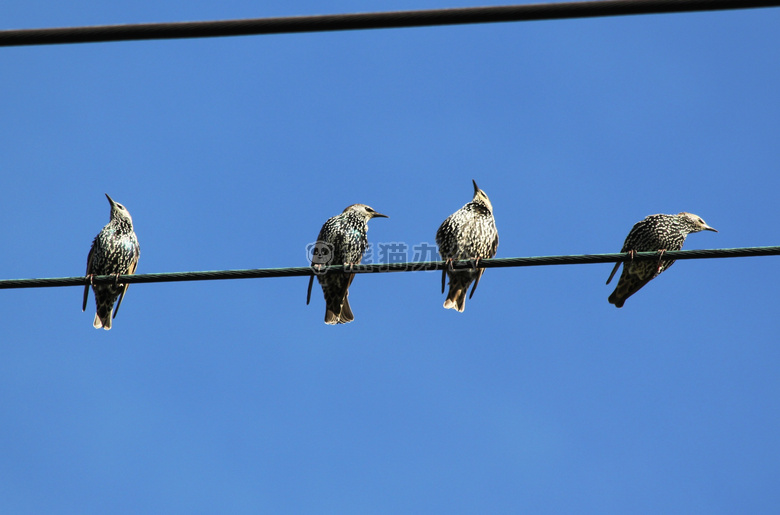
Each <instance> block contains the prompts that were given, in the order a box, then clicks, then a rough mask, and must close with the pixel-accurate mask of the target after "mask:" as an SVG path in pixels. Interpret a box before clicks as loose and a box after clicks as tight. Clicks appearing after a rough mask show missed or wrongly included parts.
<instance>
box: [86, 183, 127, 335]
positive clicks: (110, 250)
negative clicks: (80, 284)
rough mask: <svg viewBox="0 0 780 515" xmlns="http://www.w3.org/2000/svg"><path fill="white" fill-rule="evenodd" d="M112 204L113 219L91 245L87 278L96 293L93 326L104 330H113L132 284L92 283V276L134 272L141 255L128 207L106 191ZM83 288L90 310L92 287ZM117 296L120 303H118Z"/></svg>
mask: <svg viewBox="0 0 780 515" xmlns="http://www.w3.org/2000/svg"><path fill="white" fill-rule="evenodd" d="M106 198H108V202H109V204H111V220H110V221H109V222H108V224H106V226H105V227H103V229H102V230H101V231H100V232H99V233H98V235H97V236H95V239H94V240H93V241H92V248H91V249H90V250H89V256H88V257H87V277H88V278H89V279H90V284H91V285H92V291H93V292H94V293H95V305H96V306H97V312H96V313H95V321H94V322H93V323H92V325H93V326H94V327H95V329H100V328H101V327H102V328H103V329H105V330H109V329H111V319H112V318H114V317H116V314H117V312H118V311H119V306H120V305H121V304H122V299H123V298H124V296H125V292H126V291H127V287H128V286H130V285H129V284H121V283H116V282H115V283H113V284H92V277H93V276H95V275H116V276H117V278H118V277H119V276H120V275H130V274H134V273H135V269H136V267H137V266H138V256H140V254H141V247H140V246H139V245H138V238H136V236H135V232H134V231H133V219H132V218H130V213H129V212H128V211H127V209H126V208H125V206H123V205H122V204H119V203H118V202H114V200H113V199H112V198H111V197H109V196H108V194H106ZM90 284H87V285H86V286H85V287H84V303H83V305H82V307H81V310H82V311H85V310H86V309H87V297H88V296H89V287H90ZM117 298H118V299H119V302H117ZM114 302H116V310H115V311H114V314H113V316H112V314H111V311H112V310H113V308H114Z"/></svg>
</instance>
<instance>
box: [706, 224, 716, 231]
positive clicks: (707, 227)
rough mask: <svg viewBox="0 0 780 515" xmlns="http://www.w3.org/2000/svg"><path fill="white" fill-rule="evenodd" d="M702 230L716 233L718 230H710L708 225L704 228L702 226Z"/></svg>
mask: <svg viewBox="0 0 780 515" xmlns="http://www.w3.org/2000/svg"><path fill="white" fill-rule="evenodd" d="M704 230H705V231H712V232H718V230H717V229H713V228H712V227H710V226H709V225H705V226H704Z"/></svg>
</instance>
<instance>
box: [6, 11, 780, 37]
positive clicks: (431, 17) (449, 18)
mask: <svg viewBox="0 0 780 515" xmlns="http://www.w3.org/2000/svg"><path fill="white" fill-rule="evenodd" d="M762 7H780V1H778V0H600V1H591V2H562V3H546V4H530V5H506V6H490V7H463V8H457V9H430V10H419V11H395V12H378V13H357V14H330V15H321V16H290V17H279V18H254V19H243V20H221V21H198V22H176V23H139V24H128V25H101V26H92V27H64V28H50V29H21V30H4V31H0V46H25V45H54V44H66V43H98V42H108V41H137V40H149V39H182V38H209V37H223V36H249V35H260V34H290V33H300V32H326V31H341V30H365V29H389V28H403V27H423V26H437V25H462V24H470V23H495V22H518V21H539V20H563V19H573V18H594V17H601V16H623V15H638V14H664V13H683V12H700V11H719V10H731V9H751V8H762Z"/></svg>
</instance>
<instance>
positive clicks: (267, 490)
mask: <svg viewBox="0 0 780 515" xmlns="http://www.w3.org/2000/svg"><path fill="white" fill-rule="evenodd" d="M477 4H478V3H477V2H466V1H464V0H459V1H445V0H430V1H428V2H425V3H419V2H412V1H399V2H380V1H370V2H366V1H365V0H363V1H341V2H335V3H330V4H328V5H324V4H323V3H322V2H310V1H300V2H292V3H291V2H288V1H275V2H249V1H246V0H235V1H225V2H205V1H196V2H190V1H188V2H157V3H155V2H123V1H119V2H109V3H106V2H96V1H88V0H82V1H74V2H67V3H63V2H55V1H51V0H45V1H43V0H42V1H35V0H32V1H31V0H24V1H22V0H6V1H5V2H4V3H3V6H2V8H0V13H1V14H2V16H0V18H2V28H8V29H10V28H33V27H57V26H76V25H79V26H80V25H94V24H114V23H130V22H155V21H161V22H162V21H185V20H209V19H228V18H249V17H263V16H281V15H296V14H301V15H302V14H322V13H336V12H358V11H380V10H395V9H422V8H435V7H454V6H466V5H477ZM486 5H489V4H486ZM778 63H780V10H777V9H763V10H749V11H734V12H720V13H704V14H683V15H661V16H640V17H619V18H608V19H591V20H579V21H557V22H534V23H523V24H517V23H515V24H491V25H476V26H461V27H448V28H418V29H404V30H384V31H360V32H345V33H330V34H298V35H280V36H261V37H240V38H222V39H203V40H180V41H168V42H159V41H149V42H127V43H109V44H89V45H64V46H47V47H29V48H3V49H0V69H1V70H2V77H3V79H2V80H1V81H0V105H1V106H2V122H3V123H2V129H0V172H2V173H0V186H1V188H2V189H1V191H2V192H3V202H2V205H1V206H0V221H1V223H0V237H1V239H2V242H3V244H2V247H3V252H2V258H0V277H2V278H27V277H60V276H74V275H81V274H83V273H84V270H85V266H86V257H87V252H88V250H89V246H90V243H91V241H92V238H93V237H94V236H95V234H97V232H98V231H99V230H100V228H101V227H102V226H103V225H104V224H105V223H106V222H107V221H108V213H109V205H108V202H107V201H106V199H105V197H104V196H103V194H104V193H109V194H110V195H111V196H112V197H113V198H114V199H115V200H117V201H118V202H121V203H123V204H125V205H126V206H127V208H128V209H129V211H130V213H131V214H132V215H133V219H134V221H135V227H136V232H137V234H138V237H139V240H140V243H141V260H140V264H139V267H138V271H139V273H150V272H174V271H188V270H215V269H234V268H261V267H287V266H304V265H305V264H306V255H305V248H306V245H307V244H308V243H309V242H311V241H312V240H313V239H314V238H315V237H316V235H317V233H318V231H319V229H320V227H321V225H322V223H323V222H324V221H325V220H326V219H327V218H329V217H330V216H333V215H335V214H337V213H339V212H340V211H341V210H342V209H344V207H346V206H347V205H349V204H353V203H358V202H359V203H365V204H369V205H370V206H372V207H373V208H375V209H376V210H377V211H379V212H382V213H386V214H388V215H389V216H390V218H389V219H376V220H373V221H372V222H371V230H370V232H369V240H370V241H371V242H373V243H374V244H377V243H381V242H404V243H406V244H408V245H410V246H412V245H416V244H419V243H425V242H428V243H433V242H434V235H435V232H436V229H437V227H438V225H439V224H440V223H441V222H442V221H443V220H444V218H446V217H447V216H448V215H449V214H450V213H452V212H453V211H455V210H456V209H458V208H460V207H461V206H462V205H463V204H464V203H466V202H467V201H468V200H470V198H471V194H472V186H471V179H472V178H473V179H476V181H477V183H478V184H479V186H480V187H481V188H482V189H484V190H485V191H486V192H487V194H488V195H489V196H490V199H491V200H492V203H493V206H494V208H495V216H496V220H497V226H498V230H499V233H500V237H501V242H500V245H499V248H498V256H497V257H516V256H534V255H549V254H581V253H602V252H617V251H618V250H619V249H620V247H621V245H622V243H623V239H624V238H625V236H626V234H627V233H628V231H629V229H630V228H631V226H632V224H633V223H634V222H636V221H637V220H639V219H641V218H643V217H644V216H646V215H648V214H653V213H677V212H679V211H691V212H693V213H696V214H698V215H700V216H702V217H703V218H704V219H705V220H706V221H707V222H708V223H709V224H710V225H711V226H713V227H715V228H717V229H718V230H720V232H719V233H717V234H716V233H710V232H706V233H701V234H694V235H691V236H690V237H689V238H688V241H687V243H686V248H689V249H695V248H723V247H741V246H754V245H777V244H778V243H780V241H779V240H778V226H779V225H780V212H779V211H778V209H777V202H778V200H777V199H778V194H777V192H778V188H779V187H780V178H779V175H778V163H779V162H780V146H778V131H779V130H780V102H779V101H778V91H779V90H780V65H779V64H778ZM410 257H411V256H410ZM610 269H611V266H610V265H608V264H603V265H580V266H555V267H552V266H548V267H533V268H519V269H501V270H488V271H487V272H486V273H485V275H484V277H483V278H482V282H481V283H480V286H479V289H478V290H477V292H476V294H475V296H474V298H473V299H471V300H469V301H468V302H467V305H466V311H465V313H463V314H458V313H455V312H453V311H451V310H444V309H443V308H442V302H443V301H444V296H443V295H442V294H441V293H440V289H439V288H440V283H439V280H440V275H439V274H438V273H432V272H431V273H405V274H376V275H372V276H359V277H357V278H356V280H355V282H354V283H353V286H352V289H351V296H350V299H351V303H352V307H353V311H354V313H355V317H356V320H355V322H353V323H351V324H348V325H345V326H338V327H330V326H326V325H325V324H323V316H324V309H325V308H324V301H323V299H322V296H321V292H320V291H319V290H316V291H315V294H314V295H313V300H312V303H311V305H309V306H306V305H305V298H306V284H307V279H306V278H286V279H281V278H280V279H266V280H234V281H209V282H192V283H173V284H154V285H134V286H132V287H131V288H130V289H129V291H128V294H127V296H126V297H125V300H124V303H123V305H122V309H121V310H120V312H119V315H118V317H117V318H116V320H115V321H114V328H113V329H112V330H111V331H109V332H106V331H102V330H101V331H97V330H94V329H93V328H92V318H93V316H94V311H93V304H92V302H93V301H92V300H91V297H90V305H89V306H90V308H89V310H88V312H87V313H82V312H81V293H82V290H81V288H51V289H27V290H6V291H0V307H1V308H2V312H3V317H2V318H3V323H2V333H1V334H2V345H0V353H1V355H0V413H2V424H0V442H2V443H0V511H2V512H3V513H74V514H75V513H78V514H92V513H95V514H103V513H113V514H123V513H307V514H309V513H339V514H365V513H388V514H396V513H521V512H525V513H695V512H699V513H736V512H740V513H770V512H774V511H775V510H776V509H777V506H778V505H779V504H780V490H779V489H778V488H777V478H778V476H780V438H778V434H780V374H778V373H777V370H778V367H779V366H780V345H778V333H779V331H778V329H780V317H778V305H777V290H778V282H779V280H780V272H779V270H780V268H778V259H777V258H771V257H765V258H746V259H720V260H697V261H684V262H678V263H677V264H676V265H675V266H674V267H672V268H671V269H670V270H669V271H668V272H666V273H664V274H663V275H662V276H660V277H659V278H658V279H656V280H655V281H653V282H652V283H651V284H650V285H648V286H647V287H645V288H644V289H643V290H642V291H641V292H639V293H638V294H637V295H635V296H634V297H632V298H631V299H629V300H628V302H627V303H626V306H625V307H624V308H623V309H620V310H618V309H615V308H614V307H613V306H611V305H609V304H608V303H607V296H608V295H609V293H610V292H611V291H612V287H613V286H614V284H613V285H610V286H606V285H605V284H604V282H605V281H606V279H607V276H608V275H609V272H610Z"/></svg>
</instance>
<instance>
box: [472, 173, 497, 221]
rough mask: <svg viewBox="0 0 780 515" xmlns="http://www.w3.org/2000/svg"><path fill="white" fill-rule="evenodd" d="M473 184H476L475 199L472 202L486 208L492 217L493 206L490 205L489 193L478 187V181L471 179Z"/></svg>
mask: <svg viewBox="0 0 780 515" xmlns="http://www.w3.org/2000/svg"><path fill="white" fill-rule="evenodd" d="M471 182H472V183H473V184H474V198H473V199H471V202H473V203H475V204H480V205H483V206H485V207H486V208H487V210H488V211H490V214H491V215H492V214H493V204H491V203H490V199H489V198H488V196H487V193H485V192H484V191H482V190H481V189H479V186H477V181H475V180H474V179H471Z"/></svg>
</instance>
